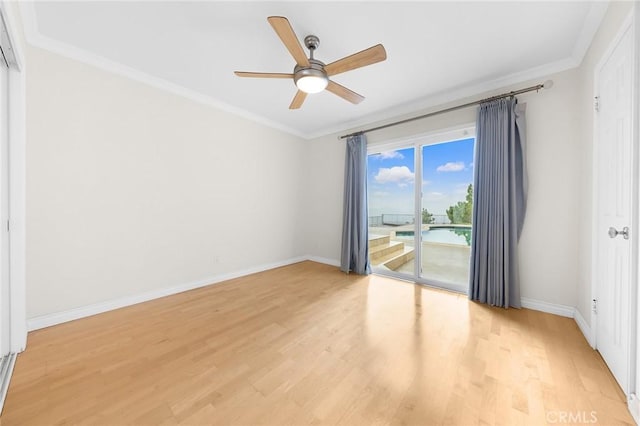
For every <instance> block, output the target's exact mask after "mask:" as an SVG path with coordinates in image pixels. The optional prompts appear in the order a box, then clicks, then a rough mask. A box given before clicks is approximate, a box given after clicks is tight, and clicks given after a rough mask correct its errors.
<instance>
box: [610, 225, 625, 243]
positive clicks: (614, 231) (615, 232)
mask: <svg viewBox="0 0 640 426" xmlns="http://www.w3.org/2000/svg"><path fill="white" fill-rule="evenodd" d="M618 235H622V238H624V239H625V240H628V239H629V227H628V226H625V227H624V228H622V231H618V230H617V229H616V228H614V227H610V228H609V237H611V238H615V237H617V236H618Z"/></svg>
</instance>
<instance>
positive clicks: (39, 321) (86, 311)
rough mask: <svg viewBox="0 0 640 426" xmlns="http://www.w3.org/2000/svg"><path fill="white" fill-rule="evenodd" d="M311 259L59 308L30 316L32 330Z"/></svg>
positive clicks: (294, 260)
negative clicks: (49, 312) (63, 308)
mask: <svg viewBox="0 0 640 426" xmlns="http://www.w3.org/2000/svg"><path fill="white" fill-rule="evenodd" d="M305 260H309V259H308V258H307V257H306V256H301V257H295V258H291V259H287V260H284V261H280V262H274V263H268V264H264V265H260V266H256V267H253V268H248V269H244V270H241V271H236V272H231V273H227V274H221V275H216V276H213V277H209V278H204V279H201V280H198V281H193V282H189V283H184V284H180V285H177V286H173V287H167V288H161V289H157V290H152V291H149V292H146V293H140V294H134V295H131V296H125V297H121V298H118V299H113V300H108V301H106V302H99V303H94V304H91V305H87V306H81V307H78V308H74V309H69V310H67V311H62V312H56V313H53V314H47V315H41V316H38V317H34V318H30V319H28V320H27V329H28V330H29V331H33V330H38V329H41V328H45V327H51V326H53V325H57V324H62V323H65V322H68V321H73V320H77V319H80V318H85V317H90V316H92V315H97V314H101V313H103V312H108V311H112V310H114V309H119V308H124V307H126V306H131V305H136V304H138V303H142V302H147V301H149V300H153V299H158V298H160V297H165V296H170V295H172V294H177V293H182V292H184V291H189V290H193V289H196V288H200V287H206V286H208V285H212V284H217V283H221V282H224V281H228V280H231V279H234V278H239V277H244V276H246V275H251V274H255V273H258V272H264V271H267V270H269V269H274V268H279V267H282V266H287V265H292V264H294V263H298V262H302V261H305Z"/></svg>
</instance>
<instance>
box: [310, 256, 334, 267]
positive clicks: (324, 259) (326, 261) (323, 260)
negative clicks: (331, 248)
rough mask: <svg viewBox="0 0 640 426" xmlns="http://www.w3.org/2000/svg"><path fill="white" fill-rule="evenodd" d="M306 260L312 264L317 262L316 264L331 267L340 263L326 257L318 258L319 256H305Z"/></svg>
mask: <svg viewBox="0 0 640 426" xmlns="http://www.w3.org/2000/svg"><path fill="white" fill-rule="evenodd" d="M305 258H306V260H310V261H312V262H317V263H324V264H325V265H331V266H338V267H339V266H340V261H339V260H336V259H329V258H327V257H319V256H310V255H307V256H305Z"/></svg>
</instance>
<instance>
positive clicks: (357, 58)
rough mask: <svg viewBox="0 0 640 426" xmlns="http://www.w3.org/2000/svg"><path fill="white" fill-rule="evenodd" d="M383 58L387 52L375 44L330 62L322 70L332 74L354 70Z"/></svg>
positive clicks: (385, 57) (381, 46)
mask: <svg viewBox="0 0 640 426" xmlns="http://www.w3.org/2000/svg"><path fill="white" fill-rule="evenodd" d="M385 59H387V52H386V51H385V50H384V46H383V45H381V44H376V45H375V46H373V47H370V48H368V49H365V50H363V51H361V52H358V53H354V54H353V55H350V56H347V57H345V58H342V59H338V60H337V61H335V62H331V63H330V64H329V65H327V66H325V67H324V70H325V71H326V72H327V75H329V76H332V75H336V74H340V73H343V72H345V71H351V70H355V69H356V68H362V67H366V66H367V65H371V64H375V63H377V62H381V61H384V60H385Z"/></svg>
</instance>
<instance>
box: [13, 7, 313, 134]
mask: <svg viewBox="0 0 640 426" xmlns="http://www.w3.org/2000/svg"><path fill="white" fill-rule="evenodd" d="M20 14H21V16H22V20H23V22H24V31H25V37H26V39H27V42H28V43H29V44H31V45H32V46H35V47H38V48H40V49H44V50H47V51H50V52H53V53H55V54H58V55H60V56H63V57H66V58H69V59H73V60H76V61H78V62H82V63H84V64H87V65H91V66H93V67H95V68H98V69H101V70H104V71H107V72H111V73H113V74H117V75H120V76H123V77H126V78H130V79H131V80H134V81H137V82H139V83H143V84H146V85H148V86H151V87H154V88H156V89H160V90H164V91H166V92H169V93H172V94H174V95H178V96H181V97H184V98H186V99H189V100H192V101H194V102H197V103H200V104H204V105H207V106H210V107H214V108H217V109H220V110H222V111H225V112H228V113H231V114H234V115H237V116H239V117H242V118H245V119H247V120H250V121H253V122H256V123H259V124H262V125H264V126H267V127H270V128H272V129H275V130H279V131H281V132H285V133H289V134H291V135H294V136H297V137H300V138H303V139H306V138H307V137H306V135H304V134H302V133H300V132H299V131H297V130H295V129H292V128H290V127H287V126H284V125H282V124H280V123H277V122H275V121H272V120H269V119H267V118H264V117H262V116H259V115H257V114H254V113H251V112H249V111H247V110H244V109H242V108H238V107H235V106H233V105H229V104H227V103H225V102H222V101H219V100H217V99H214V98H213V97H211V96H208V95H204V94H202V93H200V92H197V91H195V90H192V89H188V88H186V87H184V86H181V85H178V84H175V83H172V82H170V81H167V80H165V79H162V78H159V77H156V76H153V75H151V74H148V73H145V72H142V71H139V70H137V69H134V68H131V67H129V66H127V65H124V64H121V63H119V62H116V61H112V60H111V59H107V58H105V57H103V56H100V55H97V54H95V53H92V52H89V51H87V50H84V49H81V48H78V47H76V46H73V45H70V44H68V43H64V42H61V41H59V40H55V39H52V38H50V37H47V36H44V35H42V34H41V33H40V31H39V30H38V22H37V18H36V12H35V8H34V2H21V3H20Z"/></svg>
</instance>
